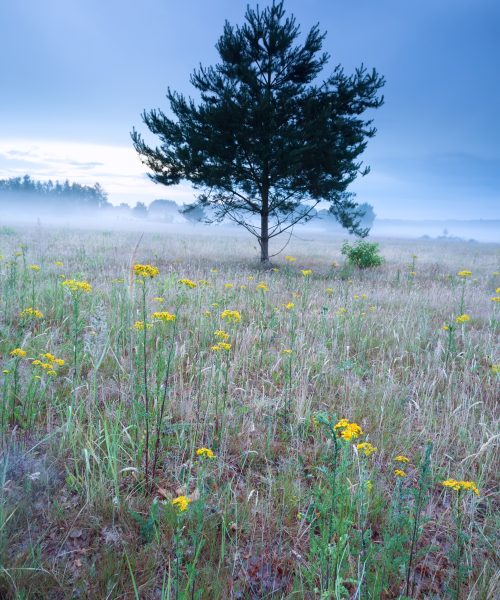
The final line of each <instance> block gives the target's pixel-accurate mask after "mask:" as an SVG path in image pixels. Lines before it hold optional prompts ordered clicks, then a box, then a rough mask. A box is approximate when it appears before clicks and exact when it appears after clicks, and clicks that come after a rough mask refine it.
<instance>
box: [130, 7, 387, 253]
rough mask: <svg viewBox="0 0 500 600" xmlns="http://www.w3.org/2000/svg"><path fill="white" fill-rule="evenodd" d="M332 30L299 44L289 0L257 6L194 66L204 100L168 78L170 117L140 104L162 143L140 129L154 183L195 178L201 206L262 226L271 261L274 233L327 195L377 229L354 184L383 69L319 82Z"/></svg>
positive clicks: (338, 210)
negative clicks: (208, 59) (211, 58)
mask: <svg viewBox="0 0 500 600" xmlns="http://www.w3.org/2000/svg"><path fill="white" fill-rule="evenodd" d="M325 35H326V34H325V33H321V32H320V29H319V25H316V26H314V27H313V28H312V29H311V30H310V31H309V32H308V34H307V35H306V36H305V38H304V39H303V41H302V43H299V41H298V40H299V38H300V37H301V34H300V29H299V26H298V25H297V23H296V20H295V18H294V16H293V15H291V16H286V14H285V9H284V6H283V2H273V4H272V5H271V6H269V7H267V8H265V9H263V10H261V9H260V8H259V7H257V8H255V9H253V8H250V7H248V8H247V11H246V14H245V22H244V24H243V25H241V26H232V25H231V24H229V23H228V22H226V23H225V25H224V30H223V34H222V36H221V37H220V39H219V41H218V43H217V45H216V48H217V51H218V53H219V56H220V62H219V63H218V64H216V65H215V66H210V67H204V66H200V67H199V68H198V69H197V70H195V71H194V73H193V74H192V75H191V80H190V81H191V83H192V85H193V86H194V87H195V88H196V89H197V90H198V92H199V97H200V99H199V101H197V102H195V100H193V99H192V98H186V97H185V96H184V95H183V94H181V93H178V92H175V91H172V90H171V89H170V88H169V89H168V93H167V99H168V101H169V105H170V111H171V113H172V116H167V115H166V114H165V113H164V112H163V111H162V110H161V109H153V110H150V111H144V112H143V114H142V118H143V122H144V123H145V124H146V126H147V127H148V129H149V130H150V131H151V132H152V133H153V134H155V135H157V136H158V137H159V140H160V143H159V145H157V146H155V147H150V146H148V145H147V144H146V142H145V141H144V139H143V138H142V136H141V135H140V133H138V132H137V131H136V130H135V129H134V130H133V131H132V134H131V136H132V140H133V143H134V147H135V149H136V150H137V152H138V153H139V154H140V156H141V159H142V161H143V162H144V164H146V165H147V166H148V167H149V168H150V169H151V171H152V173H151V174H150V177H151V178H152V179H153V180H154V181H156V182H158V183H161V184H165V185H172V184H177V183H179V182H180V181H182V180H187V181H189V182H191V183H192V185H193V186H194V188H195V189H197V190H199V195H198V197H197V201H196V203H195V205H197V206H202V207H203V206H209V205H210V206H211V208H212V210H211V214H214V215H215V218H216V219H218V220H222V219H224V218H225V217H228V218H230V219H231V220H233V221H234V222H236V223H238V224H239V225H241V226H243V227H245V228H246V229H247V230H248V231H249V232H250V233H252V234H253V235H255V236H256V237H257V239H258V241H259V244H260V248H261V260H263V261H267V260H268V259H269V240H270V239H272V238H273V237H276V236H277V235H280V234H281V233H283V232H285V231H291V229H292V228H293V226H294V225H295V224H296V223H298V222H299V221H304V220H308V219H309V218H311V216H312V214H313V209H314V207H316V206H317V205H318V204H319V203H320V202H326V203H328V205H329V211H330V212H331V214H332V215H334V216H335V218H336V219H337V220H338V221H339V222H340V223H341V225H342V226H344V227H346V228H347V229H348V230H349V231H350V232H352V233H356V234H358V235H361V236H364V235H366V234H367V233H368V230H367V229H366V228H364V229H363V228H362V227H361V224H360V223H361V218H362V216H363V214H362V212H360V211H359V210H358V205H357V204H356V202H355V201H354V195H353V194H352V193H350V192H348V191H347V188H348V186H349V185H350V184H351V183H352V182H353V181H354V179H355V178H356V177H357V176H358V175H359V174H361V175H365V174H366V173H367V172H368V170H369V169H368V168H367V167H364V166H363V164H362V162H361V161H360V160H359V156H360V155H361V153H362V152H363V151H364V149H365V148H366V144H367V140H368V139H369V138H371V137H373V136H374V135H375V131H376V130H375V128H374V127H373V126H372V121H371V120H370V119H366V118H365V117H364V116H363V114H364V113H365V111H366V110H367V109H371V108H377V107H379V106H380V105H381V104H382V103H383V97H382V96H380V95H379V90H380V88H381V87H382V86H383V85H384V79H383V77H381V76H380V75H378V73H377V72H376V71H375V70H372V71H368V70H367V69H366V68H365V67H364V66H363V65H361V66H360V67H359V68H357V69H356V70H355V72H354V73H353V74H351V75H346V74H345V73H344V70H343V68H342V67H341V66H340V65H337V66H335V67H334V68H333V71H332V72H331V74H330V75H329V76H328V77H326V79H324V80H322V81H321V80H319V79H318V77H319V75H320V73H321V72H322V71H323V69H324V67H325V66H326V64H327V62H328V60H329V58H330V57H329V55H328V54H327V53H326V52H323V51H322V46H323V41H324V39H325ZM304 207H305V208H304Z"/></svg>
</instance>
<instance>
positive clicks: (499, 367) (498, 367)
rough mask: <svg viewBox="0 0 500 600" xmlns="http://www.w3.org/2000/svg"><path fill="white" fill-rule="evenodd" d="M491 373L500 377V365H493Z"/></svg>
mask: <svg viewBox="0 0 500 600" xmlns="http://www.w3.org/2000/svg"><path fill="white" fill-rule="evenodd" d="M491 372H492V373H495V375H498V374H499V373H500V365H491Z"/></svg>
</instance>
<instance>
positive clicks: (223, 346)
mask: <svg viewBox="0 0 500 600" xmlns="http://www.w3.org/2000/svg"><path fill="white" fill-rule="evenodd" d="M212 350H213V351H214V352H218V351H219V350H226V352H228V351H229V350H231V344H228V343H227V342H219V343H218V344H216V345H215V346H212Z"/></svg>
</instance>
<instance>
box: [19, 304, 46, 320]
mask: <svg viewBox="0 0 500 600" xmlns="http://www.w3.org/2000/svg"><path fill="white" fill-rule="evenodd" d="M19 316H20V317H21V319H30V318H33V319H41V318H42V317H43V313H42V312H41V311H39V310H38V309H37V308H32V307H29V308H25V309H24V310H22V311H21V312H20V313H19Z"/></svg>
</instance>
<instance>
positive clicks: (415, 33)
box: [0, 0, 500, 219]
mask: <svg viewBox="0 0 500 600" xmlns="http://www.w3.org/2000/svg"><path fill="white" fill-rule="evenodd" d="M246 5H247V1H246V0H243V1H240V0H212V1H211V2H206V1H205V2H201V1H200V0H184V1H183V2H172V1H170V0H141V2H139V1H138V0H43V1H40V0H23V1H22V2H20V1H18V0H2V2H0V73H1V79H0V86H1V88H2V93H1V94H0V178H4V177H10V176H14V175H20V174H24V173H31V174H33V175H34V176H35V177H38V178H42V179H46V178H49V177H51V178H52V179H56V178H59V179H65V178H66V177H68V178H69V179H71V180H75V181H80V182H82V183H90V182H94V181H99V182H100V183H101V184H102V185H103V186H104V187H105V189H107V190H108V192H109V193H110V199H111V200H112V201H113V202H115V203H118V202H120V201H126V202H129V203H135V202H136V201H138V200H142V201H145V202H149V201H151V200H153V199H154V198H162V197H163V198H172V199H175V200H176V201H178V202H183V201H189V200H190V199H191V198H192V192H191V190H190V188H189V186H187V185H181V186H178V187H176V188H170V189H169V188H165V187H162V186H157V185H154V184H153V183H151V182H149V181H148V180H147V178H146V177H145V175H144V169H143V167H142V165H141V164H140V162H139V160H138V158H137V157H136V156H135V154H134V151H133V149H132V147H131V143H130V139H129V132H130V130H131V129H132V127H133V126H136V127H137V128H138V129H139V130H142V131H143V132H144V131H145V128H144V126H142V124H141V119H140V113H141V112H142V110H143V109H145V108H146V109H150V108H154V107H163V108H166V101H165V92H166V88H167V86H170V87H172V88H173V89H176V90H180V91H183V92H185V93H187V94H189V93H190V92H191V87H190V84H189V75H190V73H191V72H192V70H193V68H195V67H196V66H198V64H199V63H200V62H201V63H203V64H206V65H208V64H213V63H214V62H216V61H217V53H216V51H215V47H214V46H215V43H216V41H217V39H218V37H219V35H220V34H221V31H222V26H223V23H224V20H225V19H227V20H229V21H230V22H232V23H241V22H242V20H243V15H244V12H245V7H246ZM263 5H265V3H261V6H263ZM285 6H286V8H287V10H288V12H292V13H294V14H295V16H296V17H297V20H298V22H299V23H300V24H301V28H302V31H303V32H306V31H307V30H308V29H309V28H310V27H311V26H312V25H314V24H315V23H316V22H319V23H320V26H321V28H322V29H323V30H326V31H327V32H328V35H327V38H326V41H325V49H326V50H327V51H328V52H329V53H330V54H331V57H332V58H331V63H330V64H331V65H332V66H333V65H334V64H336V63H341V64H342V65H343V66H344V67H345V69H346V70H347V71H350V70H352V69H354V68H355V67H356V66H358V65H359V64H360V63H361V62H364V63H365V65H366V66H368V67H372V66H373V67H375V68H377V70H378V71H379V72H380V73H382V74H383V75H384V76H385V77H386V80H387V84H386V87H385V89H384V95H385V98H386V103H385V105H384V106H383V107H382V108H381V109H379V110H377V111H375V112H374V113H373V117H374V119H375V125H376V127H377V129H378V133H377V136H376V137H375V138H374V139H373V140H370V142H369V145H368V149H367V151H366V153H365V155H364V159H365V161H366V163H367V164H369V165H370V166H371V169H372V171H371V173H370V174H369V175H368V176H366V177H365V178H363V179H360V180H358V181H357V182H356V183H355V184H354V185H353V187H352V189H353V191H356V192H357V193H358V201H360V202H370V203H371V204H373V205H374V207H375V212H376V213H377V214H378V215H379V216H380V217H384V218H410V219H421V218H446V217H452V218H458V219H468V218H500V143H499V140H500V121H499V119H498V110H499V107H500V77H499V74H498V73H499V67H500V2H499V1H498V0H420V1H419V2H410V1H409V0H359V1H358V0H349V1H347V0H309V1H308V2H307V3H306V2H304V1H303V0H288V2H285Z"/></svg>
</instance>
